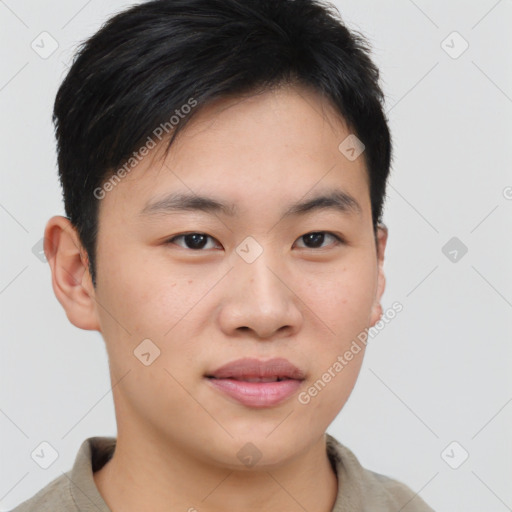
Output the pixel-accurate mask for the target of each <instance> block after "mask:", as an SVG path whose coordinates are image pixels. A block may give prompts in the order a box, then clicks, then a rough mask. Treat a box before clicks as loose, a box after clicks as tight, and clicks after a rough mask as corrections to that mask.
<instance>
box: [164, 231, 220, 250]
mask: <svg viewBox="0 0 512 512" xmlns="http://www.w3.org/2000/svg"><path fill="white" fill-rule="evenodd" d="M176 240H182V241H183V243H182V244H180V243H176ZM208 240H215V239H214V238H213V237H211V236H210V235H207V234H205V233H184V234H182V235H177V236H174V237H172V238H170V239H169V240H167V242H166V243H169V244H176V245H179V246H180V247H183V248H184V249H191V250H196V251H197V250H201V249H204V248H205V247H206V246H207V244H208ZM213 248H215V247H206V249H213Z"/></svg>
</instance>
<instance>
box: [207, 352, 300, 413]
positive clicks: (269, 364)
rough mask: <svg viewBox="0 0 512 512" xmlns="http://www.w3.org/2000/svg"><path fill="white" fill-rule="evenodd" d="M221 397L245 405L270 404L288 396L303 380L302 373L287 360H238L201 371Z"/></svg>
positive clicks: (260, 405)
mask: <svg viewBox="0 0 512 512" xmlns="http://www.w3.org/2000/svg"><path fill="white" fill-rule="evenodd" d="M205 378H206V379H207V380H208V382H209V383H210V385H211V386H212V387H213V388H214V389H216V390H217V391H220V392H221V393H222V394H223V395H224V396H227V397H229V398H230V399H234V400H235V401H236V402H238V403H241V404H242V405H245V406H247V407H257V408H262V407H272V406H276V405H278V404H281V403H282V402H284V401H285V400H287V399H288V398H290V397H291V396H292V395H293V394H294V393H295V392H296V391H297V390H298V388H299V387H300V386H301V385H302V382H303V381H304V380H305V373H304V372H303V371H302V370H300V369H299V368H297V367H296V366H295V365H293V364H291V363H290V362H289V361H288V360H286V359H282V358H278V359H271V360H269V361H260V360H258V359H247V358H246V359H239V360H237V361H234V362H231V363H228V364H226V365H224V366H222V367H220V368H218V369H217V370H214V371H213V372H210V373H207V374H205Z"/></svg>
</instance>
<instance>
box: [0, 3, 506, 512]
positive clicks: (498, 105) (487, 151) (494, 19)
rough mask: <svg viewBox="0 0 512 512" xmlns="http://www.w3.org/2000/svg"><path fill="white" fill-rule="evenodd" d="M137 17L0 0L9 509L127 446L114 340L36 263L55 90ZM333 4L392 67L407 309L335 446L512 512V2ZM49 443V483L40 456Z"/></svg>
mask: <svg viewBox="0 0 512 512" xmlns="http://www.w3.org/2000/svg"><path fill="white" fill-rule="evenodd" d="M128 4H130V2H122V1H115V0H103V1H99V0H89V1H88V2H84V1H83V0H66V1H63V0H61V1H55V2H51V3H48V2H38V1H36V0H24V1H20V0H6V1H0V34H1V36H0V37H1V43H2V44H1V46H0V56H1V62H2V66H1V70H0V105H1V113H2V116H1V119H0V130H1V133H0V140H1V143H2V151H1V156H2V158H1V166H0V167H1V172H2V186H1V188H0V222H1V230H2V231H1V233H2V246H3V250H2V264H1V266H0V308H1V315H2V324H1V325H2V345H1V347H2V348H1V350H2V353H1V359H0V361H1V379H2V382H1V386H0V432H1V445H0V450H1V452H0V461H1V465H2V467H1V478H0V510H3V511H5V510H10V509H11V508H13V507H14V506H15V505H17V504H18V503H20V502H21V501H23V500H25V499H27V498H28V497H30V496H32V495H33V494H34V493H35V492H36V491H37V490H39V489H40V488H42V487H43V486H44V485H46V484H47V483H48V482H49V481H50V480H52V479H53V478H55V477H57V476H59V475H61V474H62V472H64V471H67V470H69V469H70V468H71V465H72V464H73V461H74V458H75V455H76V452H77V450H78V448H79V446H80V444H81V443H82V441H83V440H84V439H85V438H86V437H90V436H93V435H115V433H116V429H115V418H114V410H113V402H112V394H111V390H110V383H109V378H108V362H107V359H106V351H105V349H104V345H103V341H102V338H101V336H100V334H99V333H97V332H88V331H81V330H79V329H77V328H75V327H73V326H72V325H71V324H70V323H69V322H68V321H67V319H66V316H65V314H64V312H63V310H62V308H61V306H60V304H59V303H58V302H57V300H56V298H55V297H54V294H53V291H52V289H51V284H50V271H49V267H48V265H47V264H46V263H43V262H41V261H40V260H39V259H38V258H37V257H36V256H35V255H34V254H33V252H32V248H33V246H34V245H36V244H37V243H38V242H39V240H40V239H41V237H42V235H43V229H44V226H45V223H46V221H47V219H48V218H49V217H50V216H52V215H54V214H63V207H62V203H61V197H60V189H59V185H58V180H57V173H56V166H55V150H54V139H53V129H52V125H51V121H50V117H51V108H52V103H53V100H54V96H55V92H56V90H57V87H58V85H59V83H60V81H61V80H62V78H63V76H64V73H65V71H66V68H67V64H68V63H69V62H70V58H71V56H72V54H73V50H74V48H75V47H76V45H77V44H78V43H79V42H80V41H81V40H82V39H84V38H86V37H88V36H90V35H91V34H92V33H93V32H94V31H95V30H96V29H98V28H99V26H100V24H101V23H102V22H103V21H104V20H105V19H106V18H107V17H108V16H109V15H111V14H112V13H114V12H116V11H118V10H120V9H122V8H123V7H124V6H126V5H128ZM336 5H337V6H338V8H339V9H340V12H341V14H342V15H343V17H344V19H345V21H346V22H347V23H348V24H349V26H350V27H352V28H355V29H357V30H361V31H362V32H363V33H365V34H366V35H367V36H368V38H369V39H370V41H371V42H372V45H373V49H374V58H375V60H376V62H377V64H378V65H379V66H380V68H381V73H382V79H383V86H384V89H385V92H386V96H387V110H388V113H389V118H390V124H391V130H392V134H393V138H394V148H395V160H394V165H393V170H392V176H391V180H390V186H389V194H388V201H387V205H386V212H385V217H384V220H385V222H386V224H387V225H388V227H389V230H390V239H389V245H388V252H387V259H386V263H385V269H386V273H387V280H388V282H387V290H386V292H385V295H384V300H383V305H384V307H385V308H387V307H390V306H391V304H392V303H393V302H394V301H399V302H401V303H402V304H403V307H404V309H403V311H402V312H401V313H400V314H399V315H397V317H396V318H395V319H394V320H393V321H392V322H391V323H390V324H389V325H387V326H386V328H385V329H384V330H382V331H381V332H380V334H379V335H378V336H377V337H375V338H374V339H373V340H372V341H371V342H370V344H369V348H368V351H367V355H366V359H365V362H364V365H363V368H362V372H361V375H360V378H359V381H358V384H357V386H356V389H355V390H354V392H353V394H352V397H351V399H350V400H349V402H348V404H347V405H346V407H345V408H344V409H343V411H342V413H341V414H340V415H339V416H338V418H337V419H336V421H335V422H334V423H333V424H332V425H331V427H330V428H329V432H330V433H332V434H333V435H334V436H335V437H337V438H338V439H339V440H340V441H341V442H343V443H344V444H346V445H347V446H349V447H350V448H351V449H352V450H353V451H354V452H355V453H356V455H357V456H358V458H359V459H360V461H361V462H362V464H363V465H365V466H367V467H368V468H370V469H373V470H375V471H378V472H381V473H384V474H387V475H390V476H393V477H395V478H398V479H400V480H402V481H404V482H405V483H407V484H408V485H409V486H411V487H412V488H413V489H414V490H415V491H417V492H419V493H420V494H421V496H422V497H423V498H424V499H425V500H426V501H427V502H429V503H430V504H431V505H432V506H433V507H434V508H435V509H436V510H437V511H440V512H443V511H446V512H448V511H454V510H464V511H465V512H471V511H484V510H485V511H486V512H492V511H496V512H502V511H506V510H512V487H511V486H510V482H511V480H512V438H511V431H512V429H511V426H512V376H511V372H510V368H511V363H512V348H511V334H510V333H511V327H512V322H511V318H512V316H511V313H512V272H511V271H510V268H509V266H510V262H511V261H512V243H511V239H510V234H511V233H512V229H511V228H512V172H511V163H512V144H511V143H510V137H511V125H512V69H511V65H510V62H511V59H510V51H511V49H512V36H511V33H512V32H511V31H510V30H509V28H510V26H511V22H512V1H511V0H501V1H496V0H482V1H475V0H473V1H471V2H468V1H462V0H459V1H455V0H450V1H447V2H445V1H441V0H438V1H433V0H430V1H427V0H416V1H415V2H413V1H412V0H397V1H395V2H381V1H376V0H375V1H369V0H365V1H362V0H357V1H356V0H347V1H338V2H336ZM454 31H456V32H458V33H459V34H460V36H458V35H453V34H452V33H453V32H454ZM42 32H48V33H49V34H50V35H51V36H47V35H43V36H40V34H41V33H42ZM53 40H55V41H56V43H57V44H58V48H57V49H56V51H55V52H54V53H53V54H52V55H51V56H49V57H48V58H42V57H41V54H43V56H44V57H46V56H47V55H45V54H44V52H49V51H50V50H51V49H52V44H55V43H53ZM33 41H35V42H34V43H33V46H34V47H35V48H36V49H37V51H35V49H33V48H32V47H31V44H32V42H33ZM443 41H445V42H444V43H443ZM464 41H466V42H467V43H468V44H469V47H468V48H467V50H466V51H464V53H462V54H460V53H461V51H462V50H463V49H464V47H465V42H464ZM38 52H39V53H38ZM459 54H460V55H459ZM454 57H456V58H454ZM452 237H457V238H458V241H457V242H456V243H457V244H459V249H457V250H458V253H457V255H458V260H457V261H456V262H454V261H451V260H450V258H453V255H454V253H452V255H450V254H448V256H446V255H445V254H444V253H443V251H442V248H443V247H444V246H445V244H446V243H447V242H448V241H449V240H450V239H451V238H452ZM461 243H463V244H464V245H465V246H466V247H467V249H468V252H467V254H465V255H464V256H461V254H462V252H461V251H460V244H461ZM451 250H453V248H452V247H449V248H448V250H445V252H446V253H449V251H451ZM43 441H46V442H49V443H50V444H51V445H52V446H53V447H55V449H56V450H57V452H58V458H57V460H56V461H55V462H54V463H53V464H52V465H51V466H50V467H49V468H48V469H43V468H41V467H40V466H39V465H37V464H36V463H35V462H34V460H32V458H31V455H30V454H31V453H32V452H33V451H34V450H35V449H36V448H37V447H38V446H39V445H40V443H41V442H43ZM453 441H456V442H457V443H458V444H456V445H451V447H449V448H448V449H447V450H445V449H446V447H447V446H448V445H450V443H452V442H453ZM465 451H467V452H468V454H469V458H468V459H467V460H466V461H465V462H464V463H463V464H462V465H460V467H458V469H453V468H452V467H450V465H449V464H451V465H452V466H457V465H459V464H460V463H461V461H462V460H463V456H464V454H465ZM443 454H444V455H443Z"/></svg>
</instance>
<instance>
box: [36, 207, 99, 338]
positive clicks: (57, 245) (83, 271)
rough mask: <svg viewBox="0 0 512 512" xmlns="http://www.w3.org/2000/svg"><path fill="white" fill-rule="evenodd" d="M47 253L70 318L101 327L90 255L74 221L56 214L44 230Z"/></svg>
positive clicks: (55, 288)
mask: <svg viewBox="0 0 512 512" xmlns="http://www.w3.org/2000/svg"><path fill="white" fill-rule="evenodd" d="M44 253H45V255H46V259H47V260H48V263H49V264H50V268H51V271H52V286H53V291H54V293H55V296H56V297H57V299H58V301H59V302H60V303H61V305H62V307H63V308H64V311H65V312H66V316H67V317H68V320H69V321H70V322H71V323H72V324H73V325H75V326H76V327H79V328H80V329H86V330H96V331H99V330H100V325H99V322H98V315H97V310H96V299H95V290H94V287H93V285H92V280H91V275H90V273H89V266H88V265H89V258H88V256H87V253H86V251H85V249H83V247H82V245H81V243H80V239H79V237H78V234H77V232H76V230H75V228H74V227H73V225H72V224H71V222H70V221H69V220H68V219H67V218H66V217H62V216H55V217H52V218H51V219H50V220H49V221H48V223H47V224H46V229H45V231H44Z"/></svg>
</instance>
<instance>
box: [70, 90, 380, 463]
mask: <svg viewBox="0 0 512 512" xmlns="http://www.w3.org/2000/svg"><path fill="white" fill-rule="evenodd" d="M349 134H350V131H349V130H348V129H347V128H346V126H345V125H344V124H343V122H342V121H341V120H340V119H339V117H338V116H337V115H336V113H335V112H334V111H333V110H332V109H331V108H330V106H329V105H328V104H327V103H325V102H324V101H323V100H322V99H321V98H320V97H319V96H317V94H316V93H315V92H312V91H308V90H305V89H302V88H300V89H299V88H295V87H294V88H292V87H290V88H282V89H279V90H277V91H272V92H266V93H264V94H260V95H257V96H252V97H248V98H243V99H237V100H234V99H229V100H222V101H219V102H217V103H215V104H212V105H210V106H208V107H207V108H205V109H203V110H202V111H201V112H200V113H199V112H198V115H197V117H195V118H194V119H193V120H191V122H190V124H188V125H187V128H186V129H185V130H184V131H183V132H182V133H181V135H180V136H179V138H177V140H176V141H175V143H174V144H173V146H172V147H171V150H170V152H169V153H168V155H167V156H165V157H164V156H163V153H162V151H158V148H156V149H155V150H153V156H152V157H147V158H145V159H144V160H143V161H142V162H141V163H140V164H139V165H138V166H137V167H136V168H135V169H134V170H132V171H131V172H130V174H129V175H127V176H126V177H125V178H123V179H122V180H121V182H120V183H119V184H117V185H116V186H115V187H114V188H113V190H111V191H110V192H108V193H107V194H106V195H105V197H104V198H103V199H102V200H101V201H100V211H99V233H98V241H97V247H98V250H97V287H96V288H95V289H93V288H92V287H91V288H89V291H90V295H91V296H93V299H94V300H91V309H90V315H91V318H93V320H91V323H90V324H89V326H88V328H96V329H98V330H99V331H101V333H102V335H103V337H104V339H105V342H106V346H107V351H108V355H109V361H110V369H111V376H112V383H113V384H116V383H117V385H116V386H115V387H114V401H115V405H116V413H117V421H118V433H119V435H122V434H124V435H126V436H127V437H128V436H131V435H140V434H142V433H145V434H146V435H148V436H150V437H151V438H152V439H158V442H159V443H164V444H168V445H172V446H179V447H180V449H182V450H183V451H186V452H187V453H189V454H193V455H194V456H195V457H197V458H198V459H200V460H203V461H205V462H209V463H214V464H216V465H220V466H224V467H239V466H240V460H239V459H238V458H237V453H238V452H239V450H240V448H241V447H243V446H244V445H245V444H246V443H248V442H251V443H252V444H253V445H255V446H256V447H257V449H258V450H259V452H260V453H261V460H260V462H259V463H258V464H259V465H260V466H262V465H272V464H280V463H282V462H284V461H286V460H291V459H292V458H293V457H294V455H295V454H297V453H299V452H301V451H304V450H305V449H306V448H307V447H308V446H310V445H312V444H313V443H314V442H316V440H318V439H319V438H320V437H321V436H322V434H323V433H324V432H325V430H326V429H327V427H328V425H329V424H330V423H331V422H332V421H333V419H334V418H335V417H336V415H337V414H338V412H339V411H340V410H341V408H342V407H343V405H344V404H345V402H346V400H347V398H348V396H349V394H350V392H351V391H352V388H353V386H354V384H355V381H356V378H357V375H358V373H359V369H360V366H361V363H362V358H363V353H364V346H363V348H362V350H361V351H360V352H359V353H358V354H357V355H354V356H353V358H352V359H351V360H350V361H345V362H346V364H345V365H343V369H342V370H341V371H336V370H334V371H333V367H334V366H335V363H336V361H339V359H338V356H343V355H344V354H345V352H346V351H347V350H349V349H350V346H351V343H352V342H353V340H355V339H357V336H358V334H360V333H361V332H362V331H364V330H365V328H368V327H370V326H371V325H373V324H374V323H375V322H376V321H377V320H378V319H379V317H380V313H381V308H380V304H379V301H380V297H381V295H382V293H383V290H384V276H383V273H382V258H383V252H384V247H385V242H386V233H385V231H383V230H380V231H379V233H378V237H377V240H376V238H375V235H374V232H373V229H372V217H371V206H370V197H369V185H368V178H367V175H366V170H365V163H364V159H363V156H360V157H359V158H357V159H355V160H349V159H348V158H346V157H345V156H344V154H343V153H342V152H340V150H339V149H338V146H339V145H340V143H341V142H342V141H343V140H344V139H345V138H346V137H347V136H348V135H349ZM334 193H337V196H336V198H337V202H336V201H332V200H331V201H324V202H323V203H319V202H318V201H317V202H316V203H315V202H314V200H315V199H316V198H318V197H320V196H330V197H331V199H332V195H333V194H334ZM170 194H175V195H174V196H173V197H174V199H175V200H174V201H170V200H169V196H170ZM177 194H182V195H187V196H191V197H192V198H196V199H197V198H198V196H201V197H207V198H210V199H212V200H214V201H216V202H218V203H223V204H226V205H229V206H228V207H225V208H221V207H214V206H212V203H209V204H207V205H206V206H205V204H206V203H204V202H203V207H202V208H201V209H197V208H193V206H194V205H191V203H190V201H189V203H188V207H184V205H183V204H182V203H183V202H182V203H179V201H176V197H177ZM182 199H183V198H182ZM312 201H313V202H312ZM197 203H198V202H197V201H196V206H197ZM295 203H309V208H302V209H301V208H295V209H293V208H292V205H294V204H295ZM180 204H181V206H180ZM322 204H323V206H322ZM100 305H101V306H100ZM68 316H69V315H68ZM143 340H146V341H144V342H143ZM147 340H150V341H147ZM142 342H143V344H142V345H141V343H142ZM141 354H145V355H142V356H141ZM241 358H254V359H257V360H260V361H263V362H265V361H268V360H270V359H273V358H284V359H286V360H288V361H289V362H290V363H291V364H293V365H294V366H295V367H297V368H298V369H299V370H300V371H301V372H302V374H303V375H302V376H303V380H295V381H293V385H291V386H289V387H288V388H286V389H285V388H284V387H282V386H281V388H280V389H281V391H275V390H276V389H277V388H278V387H279V386H277V385H276V384H273V386H274V387H273V388H272V390H271V391H268V393H270V394H271V395H272V393H276V394H275V395H272V396H273V397H274V398H273V399H272V398H267V399H265V398H264V397H263V398H262V395H265V393H266V392H265V390H264V386H262V385H261V384H256V385H255V386H254V390H255V389H256V388H258V389H259V391H254V390H253V391H254V393H253V391H249V392H248V393H249V395H251V396H250V397H249V398H248V399H247V396H246V399H244V398H243V396H242V397H240V396H239V397H238V398H237V395H236V393H235V395H233V394H232V393H228V392H226V391H225V390H224V391H223V389H222V387H219V386H218V385H216V384H214V383H212V379H211V378H208V377H207V376H208V375H211V374H212V373H213V372H214V371H215V370H216V369H218V368H219V367H221V366H223V365H225V364H226V363H230V362H233V361H236V360H238V359H241ZM141 360H142V361H141ZM144 361H145V363H148V364H144ZM337 368H339V366H338V367H337ZM329 369H331V370H330V375H331V378H330V379H327V377H325V376H324V377H322V376H323V375H325V373H326V372H329ZM319 379H320V380H322V382H323V385H318V380H319ZM118 381H119V382H118ZM326 381H327V382H326ZM315 382H317V387H316V389H317V391H316V393H315V392H314V391H312V392H310V391H308V390H311V387H312V386H314V385H315ZM288 383H290V382H288ZM228 384H229V383H228ZM268 389H269V390H270V389H271V388H270V387H269V388H268ZM282 389H285V391H282ZM286 390H287V392H288V394H287V393H286ZM246 392H247V390H246ZM251 393H253V394H251ZM268 393H267V395H268ZM279 393H283V394H282V395H280V394H279ZM243 394H244V392H242V395H243ZM265 396H266V395H265ZM251 397H252V398H251ZM254 397H256V398H254ZM308 397H309V398H308Z"/></svg>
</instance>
